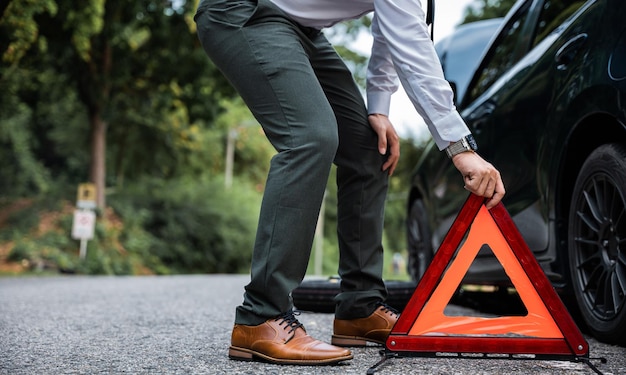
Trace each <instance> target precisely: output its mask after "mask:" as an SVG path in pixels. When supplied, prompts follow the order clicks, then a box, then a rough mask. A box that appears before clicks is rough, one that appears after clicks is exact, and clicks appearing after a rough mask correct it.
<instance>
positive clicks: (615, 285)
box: [611, 268, 626, 311]
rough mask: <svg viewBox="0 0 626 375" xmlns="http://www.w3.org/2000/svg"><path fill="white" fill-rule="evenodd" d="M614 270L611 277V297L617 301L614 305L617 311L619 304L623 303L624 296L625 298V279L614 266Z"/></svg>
mask: <svg viewBox="0 0 626 375" xmlns="http://www.w3.org/2000/svg"><path fill="white" fill-rule="evenodd" d="M615 271H616V272H615V273H614V275H613V277H612V278H611V287H612V289H613V299H614V300H615V301H617V306H616V307H615V311H617V309H618V308H619V305H620V304H621V303H623V300H624V298H626V279H625V278H624V276H625V275H624V274H623V272H620V269H619V268H616V269H615Z"/></svg>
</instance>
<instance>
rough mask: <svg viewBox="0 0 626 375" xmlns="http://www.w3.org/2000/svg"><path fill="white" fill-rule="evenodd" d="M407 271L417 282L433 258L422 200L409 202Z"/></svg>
mask: <svg viewBox="0 0 626 375" xmlns="http://www.w3.org/2000/svg"><path fill="white" fill-rule="evenodd" d="M406 226H407V228H406V229H407V230H406V234H407V250H408V262H407V272H408V273H409V275H411V279H413V280H414V281H416V282H418V281H419V280H420V279H421V278H422V276H423V275H424V272H426V269H427V268H428V266H429V265H430V263H431V261H432V260H433V247H432V243H431V233H430V229H429V227H428V216H427V214H426V207H425V205H424V201H423V200H421V199H416V200H414V201H413V202H412V203H411V206H410V210H409V215H408V218H407V225H406Z"/></svg>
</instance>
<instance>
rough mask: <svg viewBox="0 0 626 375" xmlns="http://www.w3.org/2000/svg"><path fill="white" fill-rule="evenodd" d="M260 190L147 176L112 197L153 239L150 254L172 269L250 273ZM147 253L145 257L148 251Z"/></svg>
mask: <svg viewBox="0 0 626 375" xmlns="http://www.w3.org/2000/svg"><path fill="white" fill-rule="evenodd" d="M260 197H261V195H260V193H258V192H256V191H254V190H253V189H252V188H250V187H249V186H246V185H243V184H237V183H235V184H233V187H232V188H231V189H225V188H224V185H223V181H221V180H213V181H210V180H206V179H202V180H189V179H183V180H176V181H163V180H156V179H152V180H145V181H143V182H141V183H138V184H136V185H134V186H132V187H129V188H127V189H124V191H123V192H119V193H118V194H116V195H115V196H114V197H111V198H110V199H109V203H110V204H111V205H112V206H113V207H114V208H115V210H116V212H118V213H119V214H120V215H121V216H122V218H123V220H124V222H125V223H130V222H135V223H137V224H139V225H141V227H142V228H143V229H144V230H145V231H146V232H148V233H149V234H150V238H144V239H143V240H142V239H134V238H133V237H132V236H128V235H127V236H125V237H124V243H136V242H137V241H145V242H146V243H145V244H146V245H148V246H149V249H148V250H147V251H148V254H149V255H151V256H154V257H156V258H158V260H159V261H160V262H162V263H163V265H164V266H166V267H167V268H168V269H170V271H171V272H174V273H188V272H191V273H196V272H202V273H237V272H247V271H248V269H249V266H250V257H251V252H252V248H253V246H254V236H255V232H256V222H257V218H258V209H259V206H260ZM148 254H144V255H148Z"/></svg>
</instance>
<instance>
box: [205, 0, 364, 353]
mask: <svg viewBox="0 0 626 375" xmlns="http://www.w3.org/2000/svg"><path fill="white" fill-rule="evenodd" d="M205 4H206V5H205ZM205 4H203V5H202V6H201V8H200V10H199V12H198V15H197V16H196V21H197V23H198V34H199V36H200V40H201V42H202V45H203V47H204V48H205V50H206V51H207V54H208V55H209V57H210V58H211V59H212V60H213V62H214V63H215V64H216V65H217V66H218V67H219V68H220V70H221V71H222V72H223V73H224V75H225V76H226V77H227V78H228V79H229V80H230V82H231V83H232V84H233V86H234V87H235V88H236V89H237V91H238V92H239V93H240V95H241V97H242V98H243V99H244V101H245V102H246V104H247V105H248V106H249V107H250V110H251V111H252V113H253V114H254V115H255V117H256V118H257V120H258V121H259V122H260V123H261V125H262V126H263V130H264V131H265V134H266V135H267V137H268V139H269V140H270V142H271V143H272V145H273V146H274V147H275V149H276V150H277V152H278V153H277V155H275V156H274V157H273V158H272V162H271V166H270V171H269V175H268V179H267V184H266V187H265V193H264V196H263V202H262V206H261V213H260V218H259V226H258V229H257V237H256V242H255V248H254V253H253V257H252V269H251V281H250V283H249V284H248V285H247V286H246V292H245V294H244V302H243V304H242V305H241V306H238V307H237V311H236V317H235V326H234V328H233V332H232V336H231V346H230V348H229V356H230V357H231V358H234V359H241V360H249V359H253V358H262V359H263V360H266V361H270V362H275V363H280V364H307V365H311V364H326V363H336V362H340V361H344V360H349V359H351V358H352V354H351V353H350V351H349V350H346V349H342V348H337V347H335V346H332V345H328V344H325V343H323V342H320V341H318V340H315V339H313V338H312V337H310V336H309V335H307V334H306V332H305V330H304V329H303V327H302V324H300V322H298V320H297V319H296V318H295V316H294V314H293V312H292V308H293V306H292V303H291V297H290V293H291V291H292V290H293V289H294V288H295V287H296V286H297V285H298V284H299V283H300V282H301V281H302V278H303V277H304V274H305V272H306V267H307V264H308V260H309V256H310V251H311V245H312V242H313V235H314V232H315V226H316V223H317V217H318V214H319V209H320V206H321V202H322V199H323V195H324V189H325V187H326V183H327V180H328V174H329V171H330V166H331V163H332V160H333V158H334V156H335V152H336V149H337V144H338V136H337V126H336V121H335V117H334V115H333V113H332V109H331V107H330V105H329V104H328V101H327V100H326V97H325V95H324V93H323V91H322V89H321V87H320V85H319V82H318V81H317V79H316V77H315V74H314V72H313V70H312V68H311V66H310V63H309V61H308V55H309V52H310V51H311V49H310V48H312V46H311V45H310V43H309V42H308V38H307V37H306V35H305V34H304V33H302V31H301V30H300V29H299V28H298V27H297V25H295V24H293V23H292V22H290V21H289V20H288V19H286V18H285V17H284V15H283V14H282V12H280V11H279V10H278V9H276V8H275V6H273V5H272V4H271V3H270V2H269V1H267V0H259V1H258V3H257V1H253V0H237V1H233V0H214V1H211V2H209V3H205Z"/></svg>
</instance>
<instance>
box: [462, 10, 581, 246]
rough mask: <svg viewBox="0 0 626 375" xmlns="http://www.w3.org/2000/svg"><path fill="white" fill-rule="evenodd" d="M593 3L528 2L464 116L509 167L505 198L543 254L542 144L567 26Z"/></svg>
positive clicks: (497, 47)
mask: <svg viewBox="0 0 626 375" xmlns="http://www.w3.org/2000/svg"><path fill="white" fill-rule="evenodd" d="M584 3H585V1H583V0H534V1H531V0H529V1H526V2H524V3H523V4H521V6H520V7H519V8H518V11H517V12H516V13H515V14H513V16H512V17H510V18H509V20H508V21H507V24H506V26H505V28H504V29H503V30H502V32H501V33H500V36H499V37H498V39H497V40H496V42H495V43H494V44H493V45H492V47H491V48H490V51H489V53H488V54H487V56H486V58H485V60H484V61H483V63H482V64H481V66H480V68H479V70H478V71H477V72H476V75H475V76H474V79H473V81H472V84H471V85H470V87H469V89H468V96H467V101H466V103H467V102H469V103H470V104H469V105H467V107H466V109H465V110H464V111H463V117H464V118H465V119H466V121H467V123H468V126H469V127H470V129H471V130H472V132H473V133H474V134H475V136H476V138H477V140H478V142H479V147H480V149H479V152H480V153H481V155H483V156H484V157H485V158H486V159H487V160H490V161H491V162H492V163H493V164H494V165H495V166H496V167H497V168H498V169H499V170H500V172H501V174H502V177H503V180H504V183H505V186H506V189H507V196H506V197H505V200H504V203H505V205H506V207H507V209H508V210H509V212H511V214H512V215H513V218H514V220H515V222H516V224H517V226H518V228H519V229H520V232H521V233H522V235H523V236H524V238H525V239H526V241H527V242H528V245H529V247H530V248H531V250H533V251H534V252H535V253H539V252H544V251H546V250H547V249H548V245H549V225H548V219H549V210H548V209H547V206H546V205H545V200H544V197H545V193H546V192H545V188H544V187H542V186H541V184H540V183H539V179H541V178H542V176H541V171H540V169H539V160H538V152H539V151H538V150H539V149H540V147H542V146H543V144H542V142H546V141H549V139H546V136H545V134H546V132H547V130H548V129H547V128H548V127H549V125H550V124H548V123H547V122H546V121H547V118H548V117H549V113H551V112H552V111H553V108H552V106H553V103H552V101H553V93H554V82H555V69H556V67H555V64H556V62H555V58H554V56H555V55H556V50H557V48H558V47H559V43H558V42H559V38H560V37H561V34H562V30H564V29H565V28H561V29H559V27H562V26H563V22H564V21H566V20H567V19H568V18H569V17H570V16H571V15H572V14H573V13H574V12H575V11H576V10H577V9H578V8H580V7H581V6H582V5H583V4H584Z"/></svg>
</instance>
